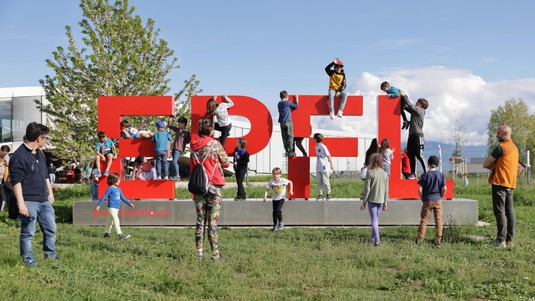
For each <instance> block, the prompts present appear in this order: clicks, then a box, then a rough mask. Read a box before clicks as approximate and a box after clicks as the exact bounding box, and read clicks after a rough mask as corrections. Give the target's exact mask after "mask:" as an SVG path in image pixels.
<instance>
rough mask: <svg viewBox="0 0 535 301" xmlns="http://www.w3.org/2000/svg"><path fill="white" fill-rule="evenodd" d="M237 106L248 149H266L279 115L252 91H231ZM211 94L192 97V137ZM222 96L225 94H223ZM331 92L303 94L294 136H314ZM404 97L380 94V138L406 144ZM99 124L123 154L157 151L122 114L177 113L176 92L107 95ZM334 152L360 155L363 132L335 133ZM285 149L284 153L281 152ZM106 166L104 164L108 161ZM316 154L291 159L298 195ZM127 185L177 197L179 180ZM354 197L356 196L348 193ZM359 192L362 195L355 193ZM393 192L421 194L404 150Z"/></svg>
mask: <svg viewBox="0 0 535 301" xmlns="http://www.w3.org/2000/svg"><path fill="white" fill-rule="evenodd" d="M229 97H230V98H232V100H233V102H234V104H235V105H234V107H232V108H230V109H229V114H230V115H239V116H243V117H245V118H247V119H248V120H249V122H250V124H251V130H250V131H249V133H248V134H247V135H246V136H245V139H247V151H248V152H249V154H251V155H254V154H256V153H258V152H260V151H261V150H262V149H264V148H265V147H266V146H267V145H268V143H269V141H270V139H271V135H272V132H273V120H272V117H271V114H270V112H269V110H268V109H267V107H266V106H265V105H264V104H263V103H262V102H260V101H259V100H257V99H255V98H251V97H246V96H229ZM209 98H210V96H193V97H192V98H191V118H190V119H191V133H192V139H195V138H197V131H198V127H197V121H198V120H199V119H201V118H204V117H205V116H206V102H207V100H208V99H209ZM218 99H221V98H218ZM327 102H328V98H327V96H324V95H300V96H299V108H298V109H296V110H294V111H293V112H292V119H293V123H294V136H295V137H305V138H309V137H310V134H311V126H310V118H311V116H328V115H329V109H328V105H327ZM339 102H340V98H336V99H335V107H337V106H339ZM399 103H400V99H399V98H394V99H390V98H388V97H386V96H379V97H378V105H377V114H378V125H379V128H378V133H379V135H378V140H379V141H381V140H382V139H383V138H389V139H390V146H391V147H392V148H395V149H396V150H400V149H401V132H400V105H399ZM98 110H99V118H98V121H99V128H98V129H99V130H101V131H105V132H106V134H107V136H108V137H109V138H118V139H119V149H120V152H119V155H120V158H123V157H136V156H138V155H140V154H141V155H145V156H150V157H153V156H154V143H153V142H152V141H151V140H150V139H122V138H120V126H119V123H120V119H121V116H162V115H164V116H165V115H173V114H174V102H173V98H172V97H171V96H101V97H99V103H98ZM362 115H363V98H362V96H349V97H348V99H347V103H346V106H345V109H344V116H362ZM237 138H238V137H229V138H228V139H227V143H226V151H227V153H228V154H231V153H232V151H233V150H234V146H235V145H236V140H237ZM309 141H310V142H309V143H310V148H309V149H310V156H315V155H316V154H315V153H314V141H313V139H309ZM323 143H324V144H325V145H327V147H328V148H329V151H330V152H331V155H332V156H333V157H357V156H358V138H329V137H326V138H325V140H324V141H323ZM280 155H281V156H282V155H283V154H282V153H281V154H280ZM121 161H122V160H120V159H118V160H115V161H114V163H113V164H112V167H111V169H110V172H118V173H119V174H120V175H121V178H123V168H122V163H121ZM102 166H104V165H102ZM309 171H310V160H309V158H308V157H291V158H289V160H288V178H289V179H290V180H292V181H293V182H294V195H293V196H292V197H293V198H309V197H310V177H309V176H308V174H309ZM105 179H106V178H104V179H102V178H101V180H100V181H101V185H99V195H100V196H102V195H103V193H104V191H105V190H106V184H105ZM446 184H447V187H448V192H447V193H446V196H445V198H453V181H452V180H447V181H446ZM121 189H122V190H123V193H124V194H125V196H126V197H127V198H132V199H173V198H174V195H175V194H174V189H175V186H174V182H173V181H163V180H151V181H137V180H130V181H122V182H121ZM347 197H352V196H347ZM353 197H356V196H353ZM390 197H391V198H402V199H403V198H405V199H416V198H418V197H419V196H418V184H417V180H405V179H402V177H401V162H400V160H399V154H397V155H396V156H394V160H392V166H391V176H390Z"/></svg>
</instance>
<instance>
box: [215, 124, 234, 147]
mask: <svg viewBox="0 0 535 301" xmlns="http://www.w3.org/2000/svg"><path fill="white" fill-rule="evenodd" d="M231 128H232V123H231V124H229V125H225V126H219V123H217V122H216V123H215V124H214V129H215V130H216V131H220V132H221V136H219V142H220V143H221V145H222V146H223V148H225V143H226V142H227V137H228V136H229V135H230V129H231Z"/></svg>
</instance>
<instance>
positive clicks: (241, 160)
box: [234, 137, 249, 201]
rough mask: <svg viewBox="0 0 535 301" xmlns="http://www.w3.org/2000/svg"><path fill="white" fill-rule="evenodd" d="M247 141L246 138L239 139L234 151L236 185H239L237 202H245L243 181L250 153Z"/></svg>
mask: <svg viewBox="0 0 535 301" xmlns="http://www.w3.org/2000/svg"><path fill="white" fill-rule="evenodd" d="M246 145H247V140H245V138H243V137H242V138H238V141H237V142H236V148H235V149H234V172H235V173H236V183H237V184H238V193H237V196H236V198H235V199H234V200H235V201H245V200H246V199H247V197H246V195H245V188H244V187H243V179H244V178H245V175H246V174H247V169H248V163H249V153H248V152H247V151H246V150H245V146H246Z"/></svg>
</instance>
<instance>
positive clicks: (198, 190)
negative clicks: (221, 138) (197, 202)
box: [188, 144, 215, 195]
mask: <svg viewBox="0 0 535 301" xmlns="http://www.w3.org/2000/svg"><path fill="white" fill-rule="evenodd" d="M212 149H213V144H212V146H211V147H210V150H209V151H208V153H207V154H206V155H205V156H204V158H203V159H202V161H200V160H199V157H198V156H197V152H192V153H193V155H194V156H195V160H196V161H197V165H195V167H193V169H192V170H191V173H190V175H189V183H188V190H189V192H191V193H193V194H195V195H205V194H206V193H207V192H208V187H209V186H210V179H208V175H207V174H206V170H205V169H204V161H206V158H208V156H209V155H210V153H211V152H212ZM214 172H215V168H214V170H213V171H212V177H213V176H214ZM212 177H211V178H212Z"/></svg>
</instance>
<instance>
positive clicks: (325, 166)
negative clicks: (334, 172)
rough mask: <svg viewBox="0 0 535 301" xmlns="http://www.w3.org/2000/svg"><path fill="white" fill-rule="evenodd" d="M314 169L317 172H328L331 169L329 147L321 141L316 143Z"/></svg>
mask: <svg viewBox="0 0 535 301" xmlns="http://www.w3.org/2000/svg"><path fill="white" fill-rule="evenodd" d="M315 149H316V156H317V159H318V160H317V161H316V171H319V172H329V171H330V170H331V165H330V164H329V157H330V156H331V153H329V149H327V146H325V144H323V143H318V144H316V147H315Z"/></svg>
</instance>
